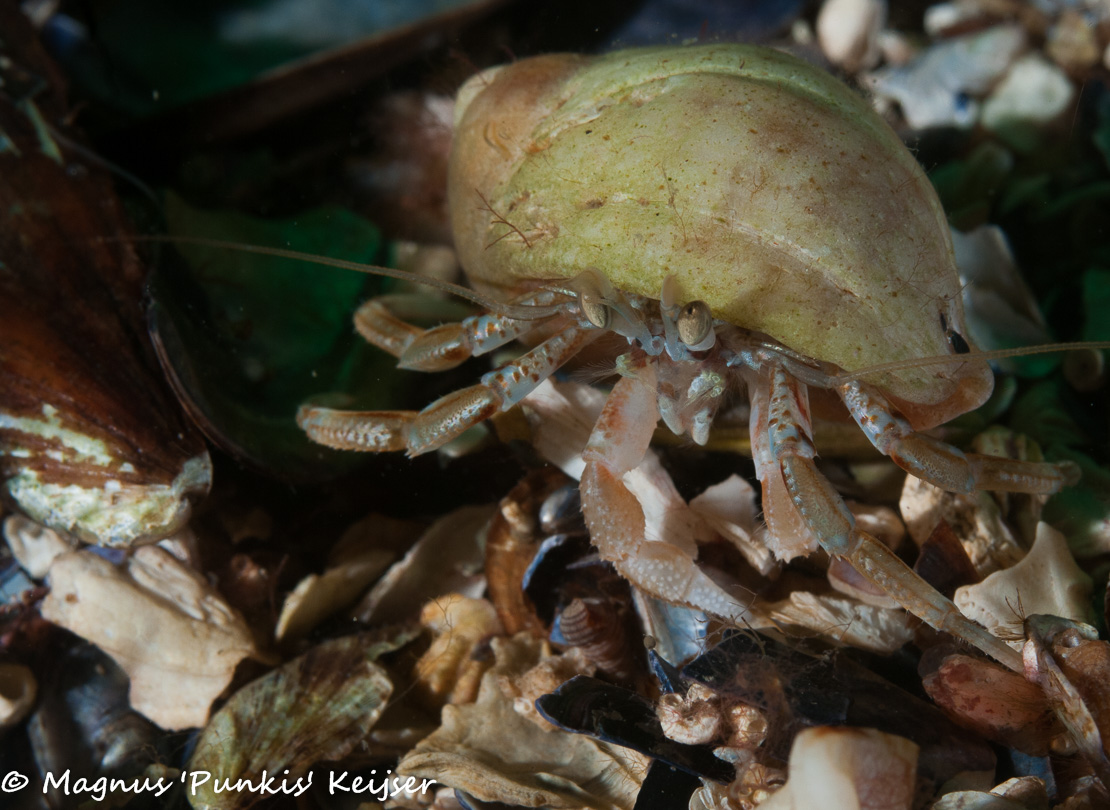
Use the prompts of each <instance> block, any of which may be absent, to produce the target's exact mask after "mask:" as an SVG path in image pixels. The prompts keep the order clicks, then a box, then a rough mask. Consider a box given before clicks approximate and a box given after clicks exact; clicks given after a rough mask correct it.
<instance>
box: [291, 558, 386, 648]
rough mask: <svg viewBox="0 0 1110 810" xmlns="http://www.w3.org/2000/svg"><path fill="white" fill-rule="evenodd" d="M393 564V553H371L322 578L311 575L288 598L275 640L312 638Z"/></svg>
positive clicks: (299, 583) (337, 568)
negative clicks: (333, 615)
mask: <svg viewBox="0 0 1110 810" xmlns="http://www.w3.org/2000/svg"><path fill="white" fill-rule="evenodd" d="M392 561H393V554H392V553H391V552H389V551H385V550H384V549H367V550H366V551H365V552H363V553H362V554H361V555H358V556H355V557H353V558H352V559H349V560H347V561H345V562H343V563H342V564H340V565H336V566H333V567H331V568H328V569H327V570H326V571H324V573H322V574H309V575H308V576H307V577H305V578H304V579H302V580H301V581H300V582H298V583H297V587H295V588H294V589H293V590H292V591H291V592H290V593H289V595H288V596H286V597H285V603H284V604H283V605H282V606H281V616H280V617H279V618H278V622H277V627H276V628H274V638H275V640H277V641H279V642H280V641H288V640H291V639H298V638H303V637H304V636H306V635H308V633H309V632H310V631H311V630H312V629H313V628H314V627H316V625H318V624H319V623H320V622H321V621H323V620H324V619H326V618H327V617H328V616H331V615H332V614H334V613H337V612H338V611H340V610H342V609H343V608H345V607H349V606H350V605H351V604H352V603H353V602H354V601H355V600H356V599H358V597H359V595H360V594H361V593H362V592H363V591H364V590H365V589H366V588H367V587H369V586H370V583H372V582H373V581H374V580H375V579H377V578H378V576H379V575H380V574H381V573H382V571H384V570H385V568H386V566H387V565H389V564H390V563H391V562H392Z"/></svg>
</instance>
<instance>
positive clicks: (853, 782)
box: [760, 727, 918, 810]
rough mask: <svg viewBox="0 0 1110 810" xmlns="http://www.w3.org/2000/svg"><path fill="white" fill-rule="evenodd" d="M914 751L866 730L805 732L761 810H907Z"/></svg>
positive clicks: (904, 741)
mask: <svg viewBox="0 0 1110 810" xmlns="http://www.w3.org/2000/svg"><path fill="white" fill-rule="evenodd" d="M917 754H918V747H917V745H916V744H915V743H913V742H911V741H909V740H907V739H906V738H905V737H898V736H896V735H894V734H885V733H883V732H881V731H876V730H875V729H870V728H832V727H818V728H807V729H805V730H803V731H801V732H800V733H799V734H798V736H797V737H795V738H794V745H793V746H792V747H791V749H790V767H789V770H788V774H789V776H788V777H787V780H786V785H784V786H783V788H782V790H780V791H778V792H777V793H775V794H774V795H773V796H771V798H770V799H768V800H767V801H765V802H764V803H763V804H761V805H760V808H761V810H811V808H816V807H820V808H821V810H901V808H905V809H906V810H909V808H910V807H912V805H913V794H914V787H915V781H916V774H917Z"/></svg>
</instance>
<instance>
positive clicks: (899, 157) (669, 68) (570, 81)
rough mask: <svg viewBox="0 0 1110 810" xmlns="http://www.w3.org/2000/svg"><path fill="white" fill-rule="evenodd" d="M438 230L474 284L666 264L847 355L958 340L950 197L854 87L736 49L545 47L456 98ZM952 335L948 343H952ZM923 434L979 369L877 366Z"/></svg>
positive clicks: (650, 271) (644, 272)
mask: <svg viewBox="0 0 1110 810" xmlns="http://www.w3.org/2000/svg"><path fill="white" fill-rule="evenodd" d="M456 127H457V129H456V135H455V143H454V146H453V151H452V158H451V167H450V173H449V199H450V206H451V217H452V228H453V230H454V232H455V237H456V241H457V243H458V249H459V254H460V258H461V260H462V263H463V266H464V267H465V268H466V271H467V273H468V275H469V276H470V278H471V279H472V281H473V282H474V283H475V284H476V285H477V286H479V287H482V288H485V289H491V290H500V291H502V292H506V293H507V292H510V291H512V290H514V289H518V288H520V287H524V286H527V285H528V283H529V282H534V281H537V280H543V279H555V278H570V277H573V276H576V275H577V274H579V273H581V272H582V271H584V270H585V269H587V268H596V269H598V270H600V271H601V272H602V273H604V274H605V275H606V276H607V277H608V279H609V280H610V281H611V282H612V283H613V284H614V285H615V286H617V287H619V288H620V289H623V290H625V291H627V292H632V293H637V294H640V295H645V296H649V297H652V298H656V297H658V296H659V292H660V290H661V288H662V285H663V280H664V278H665V277H666V276H668V275H674V276H675V278H676V280H677V281H678V282H679V285H680V288H681V289H682V291H683V293H684V296H685V298H686V299H687V300H692V299H701V300H704V301H705V302H706V303H707V304H709V306H710V308H711V309H712V311H713V314H714V315H715V316H716V317H717V318H720V319H723V320H725V321H728V322H730V323H732V324H735V325H738V326H742V327H745V328H747V329H751V330H754V331H757V332H763V333H766V334H768V335H771V336H772V337H773V338H775V339H776V340H778V341H781V342H782V343H783V344H785V345H786V346H788V347H790V348H791V349H794V350H795V351H798V352H802V353H804V354H806V355H809V356H811V357H813V358H815V359H817V360H822V361H829V362H833V363H836V364H837V365H839V366H841V367H843V368H846V369H858V368H861V367H864V366H869V365H873V364H878V363H885V362H890V361H896V360H904V359H909V358H915V357H927V356H935V355H946V354H954V353H957V352H959V351H961V350H962V351H966V350H967V346H966V343H965V341H964V339H963V337H962V336H963V335H964V334H966V331H965V327H964V324H963V313H962V310H961V305H960V301H959V293H960V286H959V280H958V276H957V273H956V267H955V262H954V258H953V253H952V243H951V238H950V236H949V230H948V225H947V222H946V220H945V216H944V211H943V210H942V208H941V205H940V202H939V200H938V199H937V196H936V194H935V192H934V191H933V189H932V186H931V185H930V184H929V181H928V179H927V178H926V176H925V174H924V172H923V171H922V169H921V167H920V166H919V165H918V164H917V162H916V161H915V159H914V157H913V155H911V154H910V152H909V151H908V150H907V149H906V148H905V146H903V145H902V143H901V142H900V141H899V140H898V137H897V136H896V135H895V133H894V132H893V130H891V129H890V127H889V126H888V125H887V124H886V123H885V122H884V121H883V120H882V119H881V118H880V117H879V116H878V115H877V114H876V113H875V112H874V111H873V110H872V109H871V108H870V107H869V105H868V103H867V101H866V99H864V98H863V97H862V96H860V95H858V94H857V93H856V92H854V91H853V90H851V89H849V88H848V87H846V86H845V85H843V84H841V83H840V82H838V81H837V80H835V79H834V78H832V77H831V76H829V75H828V74H826V73H824V72H823V71H821V70H819V69H817V68H814V67H813V66H811V65H809V64H807V63H805V62H803V61H801V60H799V59H797V58H794V57H792V56H789V55H787V54H783V53H779V52H777V51H773V50H768V49H765V48H758V47H750V46H740V45H703V46H696V47H689V48H674V47H661V48H648V49H643V50H629V51H618V52H615V53H611V54H608V55H605V56H601V57H598V58H595V59H590V58H586V57H581V56H574V55H552V56H542V57H538V58H535V59H528V60H523V61H520V62H517V63H515V64H513V65H510V66H506V67H502V68H495V69H493V70H490V71H486V72H485V73H482V74H480V75H479V76H476V77H474V78H473V79H471V80H470V82H469V83H468V84H467V85H465V86H464V87H463V89H462V90H461V91H460V93H459V98H458V102H457V104H456ZM954 333H955V335H956V336H954ZM868 379H869V381H871V382H873V383H875V384H877V385H880V386H882V387H883V388H884V389H885V390H886V391H887V393H889V394H890V395H891V396H892V397H893V398H894V399H895V401H896V403H897V404H898V405H899V407H900V408H901V409H902V411H903V412H904V413H905V414H906V415H907V416H908V417H909V418H910V420H911V421H912V422H913V423H914V424H915V426H917V427H919V428H921V427H925V426H930V425H933V424H937V423H940V422H943V421H945V420H946V419H948V418H951V417H952V416H955V415H957V414H959V413H963V412H965V411H967V410H969V409H971V408H973V407H975V406H976V405H978V404H980V403H981V402H982V400H984V399H985V398H986V396H987V395H988V394H989V392H990V388H991V379H990V375H989V370H988V368H987V366H986V365H985V364H984V363H982V362H968V363H964V364H961V365H959V366H955V365H953V364H946V365H934V366H928V367H924V368H916V369H908V370H902V371H897V372H889V373H885V374H881V375H874V376H872V377H869V378H868Z"/></svg>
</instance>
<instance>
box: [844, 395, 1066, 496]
mask: <svg viewBox="0 0 1110 810" xmlns="http://www.w3.org/2000/svg"><path fill="white" fill-rule="evenodd" d="M837 392H838V393H839V394H840V398H841V399H842V400H843V402H844V404H845V405H846V406H847V407H848V411H849V412H850V413H851V414H852V418H853V419H855V420H856V424H858V425H859V426H860V429H861V430H863V432H864V433H865V434H866V435H867V438H868V439H870V441H871V443H872V444H873V445H875V447H876V449H878V451H879V452H880V453H882V454H883V455H886V456H889V457H890V458H891V460H892V461H894V463H895V464H897V465H898V466H899V467H901V468H902V469H904V470H906V471H907V472H908V473H910V474H911V475H913V476H915V477H917V478H921V479H922V480H925V481H928V482H929V483H930V484H935V485H936V486H938V487H940V488H941V489H945V490H948V491H949V492H961V493H967V492H971V491H973V490H976V489H988V490H993V491H997V492H1027V493H1032V494H1040V495H1051V494H1052V493H1054V492H1059V491H1060V490H1061V489H1063V488H1064V487H1066V486H1071V485H1072V484H1075V483H1076V482H1077V481H1078V480H1079V470H1078V468H1077V467H1076V466H1075V465H1074V464H1072V463H1071V462H1064V463H1062V464H1048V463H1038V462H1032V461H1015V460H1014V459H1008V458H1001V457H999V456H986V455H982V454H980V453H963V452H961V451H960V450H959V449H957V448H955V447H953V446H952V445H950V444H946V443H945V442H942V441H939V440H938V439H934V438H932V437H931V436H926V435H924V434H922V433H917V432H916V431H914V429H913V427H911V426H910V423H909V422H907V421H906V420H905V419H904V418H902V417H901V416H899V415H898V414H897V413H896V412H895V410H894V408H892V407H891V405H890V403H889V402H887V400H886V398H885V397H883V395H882V394H880V393H879V392H878V391H876V390H875V389H873V388H871V387H869V386H867V385H865V384H863V383H861V382H859V381H853V382H850V383H847V384H845V385H841V386H839V387H838V389H837Z"/></svg>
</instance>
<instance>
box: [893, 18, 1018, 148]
mask: <svg viewBox="0 0 1110 810" xmlns="http://www.w3.org/2000/svg"><path fill="white" fill-rule="evenodd" d="M1024 47H1025V30H1024V29H1023V28H1022V27H1021V26H1020V25H1016V24H1015V25H996V26H994V27H992V28H988V29H987V30H985V31H981V32H979V33H975V34H968V35H966V36H962V37H954V38H953V39H950V40H946V41H944V42H940V43H938V44H937V45H934V46H933V47H932V48H929V49H928V50H927V51H925V52H924V53H922V54H921V56H919V57H918V58H917V59H915V60H913V61H912V62H910V63H909V64H908V65H905V66H903V67H894V68H885V69H883V70H878V71H875V73H873V74H871V82H872V86H873V89H874V90H875V92H876V93H877V94H879V95H880V96H883V97H886V98H891V99H894V100H895V101H897V102H898V103H899V105H900V106H901V108H902V114H903V115H904V116H905V118H906V122H907V123H908V124H909V125H910V126H911V127H913V128H914V129H928V128H929V127H943V126H952V127H960V128H965V129H966V128H970V127H972V126H974V125H975V122H976V120H977V118H978V116H979V103H978V102H977V101H976V100H975V98H974V97H975V96H982V95H985V94H986V92H987V91H988V90H989V89H990V88H991V86H992V85H993V84H994V83H995V82H996V81H998V79H999V78H1001V77H1002V75H1003V74H1004V73H1005V72H1006V70H1007V68H1009V66H1010V63H1011V62H1013V60H1014V59H1015V58H1016V57H1017V55H1018V54H1019V53H1021V51H1022V50H1023V49H1024Z"/></svg>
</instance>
